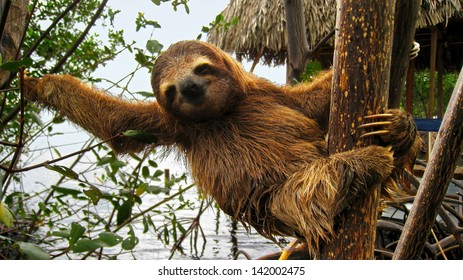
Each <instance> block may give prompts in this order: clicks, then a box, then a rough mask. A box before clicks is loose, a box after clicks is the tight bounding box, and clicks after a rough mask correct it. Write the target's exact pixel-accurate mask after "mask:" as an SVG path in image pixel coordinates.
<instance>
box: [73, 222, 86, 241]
mask: <svg viewBox="0 0 463 280" xmlns="http://www.w3.org/2000/svg"><path fill="white" fill-rule="evenodd" d="M84 232H85V228H84V227H83V226H81V225H79V224H78V223H76V222H73V223H71V232H70V239H69V246H72V245H74V244H75V243H76V242H77V240H78V239H79V238H80V237H81V236H82V235H83V234H84Z"/></svg>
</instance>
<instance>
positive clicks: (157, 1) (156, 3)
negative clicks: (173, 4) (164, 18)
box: [151, 0, 161, 6]
mask: <svg viewBox="0 0 463 280" xmlns="http://www.w3.org/2000/svg"><path fill="white" fill-rule="evenodd" d="M151 2H153V3H154V5H156V6H159V5H161V0H151Z"/></svg>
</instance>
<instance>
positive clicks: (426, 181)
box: [394, 68, 463, 260]
mask: <svg viewBox="0 0 463 280" xmlns="http://www.w3.org/2000/svg"><path fill="white" fill-rule="evenodd" d="M462 123H463V68H462V69H461V71H460V76H459V77H458V81H457V83H456V85H455V89H454V91H453V94H452V98H451V99H450V102H449V105H448V107H447V111H446V113H445V115H444V119H443V121H442V125H441V128H440V129H439V133H438V135H437V139H436V142H435V144H434V148H433V150H432V154H431V157H430V161H429V163H428V165H427V167H426V170H425V172H424V174H423V179H422V180H421V184H420V187H419V189H418V193H417V195H416V197H415V201H414V202H413V206H412V209H411V211H410V214H409V216H408V218H407V221H406V223H405V226H404V229H403V232H402V235H401V237H400V240H399V243H398V245H397V249H396V251H395V253H394V259H396V260H398V259H419V258H420V256H421V253H422V251H423V248H424V245H425V243H426V240H427V238H428V235H429V233H430V231H431V228H432V226H433V224H434V222H435V220H436V216H437V212H438V210H439V207H440V205H441V204H442V201H443V200H444V197H445V194H446V193H447V188H448V185H449V183H450V179H451V178H452V177H453V173H454V172H455V167H456V163H457V159H458V157H459V156H460V155H461V151H462V144H463V126H462V125H461V124H462Z"/></svg>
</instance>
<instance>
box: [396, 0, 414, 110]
mask: <svg viewBox="0 0 463 280" xmlns="http://www.w3.org/2000/svg"><path fill="white" fill-rule="evenodd" d="M420 8H421V1H420V0H397V2H396V9H395V19H394V21H395V23H394V40H393V43H392V53H393V54H394V60H393V61H392V63H391V80H390V87H389V102H388V103H389V104H388V105H389V108H399V106H400V102H401V101H402V91H403V85H404V77H405V73H406V72H407V67H408V65H409V63H408V62H409V58H410V50H411V49H412V44H413V37H414V35H415V29H416V21H417V19H418V12H419V10H420Z"/></svg>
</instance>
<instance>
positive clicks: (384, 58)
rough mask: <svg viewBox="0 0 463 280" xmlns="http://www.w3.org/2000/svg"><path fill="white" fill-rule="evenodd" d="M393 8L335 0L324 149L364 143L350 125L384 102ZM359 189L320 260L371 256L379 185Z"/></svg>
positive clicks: (379, 0) (390, 3)
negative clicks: (332, 53)
mask: <svg viewBox="0 0 463 280" xmlns="http://www.w3.org/2000/svg"><path fill="white" fill-rule="evenodd" d="M394 10H395V1H394V0H387V1H384V0H371V1H343V0H338V11H337V20H336V21H337V23H336V27H337V28H336V30H337V32H336V42H335V56H334V70H333V71H334V76H333V90H332V96H331V113H330V121H329V124H330V127H329V133H328V135H329V141H328V148H329V152H330V154H333V153H338V152H342V151H346V150H350V149H352V148H354V147H355V146H358V145H368V144H370V142H369V143H361V142H360V141H359V131H358V130H357V129H356V127H358V125H360V124H361V121H362V117H363V116H364V115H369V114H375V113H382V112H383V111H384V110H385V109H386V107H387V100H388V92H389V75H390V63H391V50H392V33H393V24H394ZM371 140H373V139H371ZM365 189H366V190H367V191H366V193H364V194H363V195H362V196H360V197H358V198H357V199H356V200H355V201H354V202H353V203H352V205H350V207H349V208H348V209H346V210H345V211H344V212H343V213H341V215H340V217H339V219H338V220H337V221H336V224H337V226H336V229H335V230H336V235H335V237H334V238H333V239H332V240H331V242H330V243H328V244H324V246H323V248H322V250H321V258H322V259H373V257H374V241H375V235H376V221H377V207H378V200H379V196H380V187H379V185H376V186H366V187H365Z"/></svg>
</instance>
